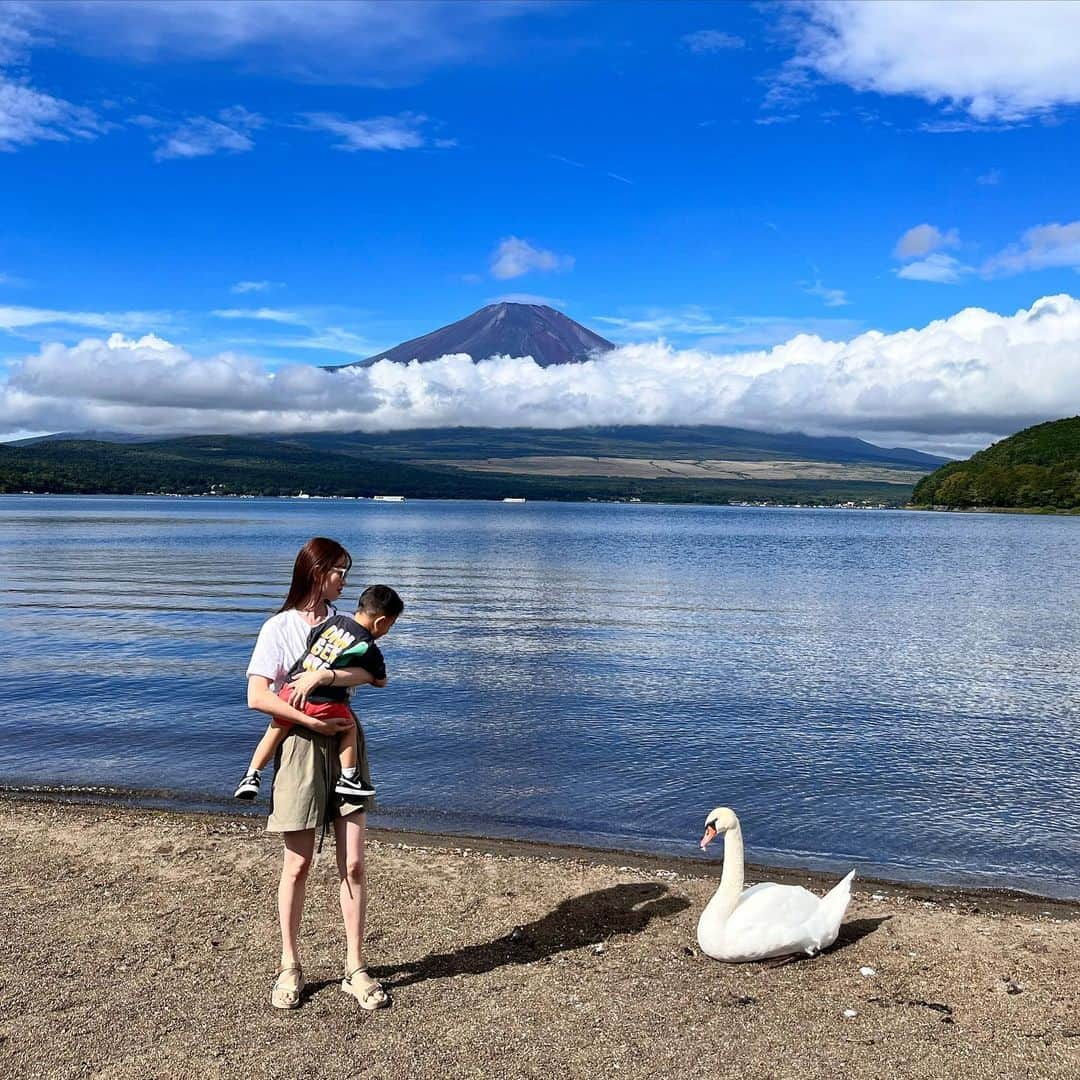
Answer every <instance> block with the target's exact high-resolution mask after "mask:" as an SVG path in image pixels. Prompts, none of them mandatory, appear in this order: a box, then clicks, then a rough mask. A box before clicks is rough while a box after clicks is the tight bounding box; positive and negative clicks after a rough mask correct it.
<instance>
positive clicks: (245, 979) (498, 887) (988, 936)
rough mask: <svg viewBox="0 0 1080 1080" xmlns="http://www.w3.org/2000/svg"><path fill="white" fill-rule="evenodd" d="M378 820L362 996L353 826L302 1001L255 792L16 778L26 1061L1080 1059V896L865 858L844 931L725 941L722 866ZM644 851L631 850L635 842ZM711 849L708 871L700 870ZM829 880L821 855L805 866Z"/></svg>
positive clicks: (598, 1072) (849, 1069) (435, 1079)
mask: <svg viewBox="0 0 1080 1080" xmlns="http://www.w3.org/2000/svg"><path fill="white" fill-rule="evenodd" d="M600 854H601V853H597V852H595V851H592V850H584V851H582V850H575V849H572V848H560V847H554V846H552V845H546V844H534V843H529V842H517V841H514V842H509V841H503V842H499V841H487V842H478V843H477V844H475V845H474V844H472V842H464V843H463V842H462V840H461V838H458V837H445V836H444V837H433V836H431V835H427V834H412V833H407V832H401V831H386V830H372V833H371V836H370V838H369V842H368V845H367V851H366V863H367V874H368V882H369V890H370V892H369V904H368V925H367V933H366V935H365V937H366V948H365V960H366V961H367V963H368V964H369V965H370V970H371V972H372V974H373V975H374V976H375V977H376V978H378V979H379V980H380V981H381V982H382V983H383V984H384V985H385V986H386V987H387V989H388V991H389V993H390V995H391V999H392V1007H391V1008H389V1009H386V1010H383V1011H381V1012H379V1013H373V1014H369V1013H363V1012H361V1011H360V1010H359V1009H358V1008H357V1007H356V1003H355V1002H354V1001H353V1000H352V999H351V998H349V997H346V996H345V995H344V994H342V993H341V991H340V989H339V986H340V980H341V977H342V963H343V960H344V955H343V954H344V942H343V940H342V927H341V916H340V911H339V910H338V890H339V885H338V875H337V866H336V858H335V851H334V839H333V834H331V837H330V838H329V839H328V841H327V844H326V848H325V850H324V851H323V853H322V855H321V857H319V858H317V859H316V860H315V862H314V863H313V864H312V866H311V870H310V874H309V878H310V880H309V883H308V888H307V898H306V899H307V902H306V909H305V916H304V922H303V926H302V931H301V938H300V942H301V950H302V958H303V964H304V974H305V977H306V988H305V991H304V993H303V995H302V1000H301V1008H299V1009H298V1010H296V1011H295V1012H279V1011H277V1010H274V1009H272V1008H270V1006H269V1003H268V994H269V989H270V986H271V983H272V981H273V972H274V966H275V961H276V960H277V957H278V940H277V918H276V911H275V906H274V895H275V892H276V887H277V880H278V875H279V873H280V865H281V838H280V837H278V836H275V835H271V834H268V833H266V832H265V831H263V829H262V828H261V827H260V823H257V822H255V821H252V820H249V819H246V818H244V817H239V816H236V815H232V816H228V815H220V814H218V815H214V814H199V813H191V812H188V813H180V812H176V811H167V810H151V809H135V808H128V807H119V806H116V805H112V806H103V805H91V804H75V803H70V802H67V803H64V802H57V801H51V802H50V801H44V800H22V801H16V800H13V799H10V798H7V799H0V895H2V896H3V900H4V903H5V907H6V910H8V911H11V912H13V913H15V915H16V920H15V922H16V925H17V930H16V932H14V933H13V934H11V935H10V942H9V943H8V945H7V947H6V948H5V949H4V950H3V951H0V987H3V988H4V989H5V991H6V993H4V994H3V995H0V1075H3V1076H4V1077H11V1078H12V1080H17V1078H23V1077H25V1078H26V1080H31V1078H32V1080H53V1078H56V1080H82V1078H86V1080H89V1078H96V1077H104V1076H108V1077H110V1078H111V1080H144V1078H146V1077H149V1076H162V1077H173V1076H186V1077H192V1078H202V1077H206V1078H208V1080H232V1078H236V1080H241V1078H243V1080H248V1078H250V1077H252V1076H267V1077H273V1078H275V1080H276V1078H279V1077H280V1078H282V1080H284V1078H285V1077H290V1078H296V1077H300V1078H311V1080H314V1077H316V1076H318V1077H320V1078H326V1080H356V1078H357V1077H364V1078H365V1080H401V1078H402V1077H407V1078H408V1080H458V1078H461V1080H466V1078H468V1080H489V1078H491V1077H495V1076H498V1077H503V1076H505V1077H508V1078H511V1080H534V1078H535V1080H548V1078H549V1077H551V1076H552V1075H555V1074H557V1075H559V1076H566V1077H569V1078H572V1080H592V1078H593V1077H596V1078H600V1077H604V1078H607V1077H611V1076H621V1077H629V1078H633V1080H656V1078H657V1077H678V1078H679V1080H716V1077H717V1076H742V1075H750V1076H762V1077H770V1078H777V1080H788V1078H791V1080H795V1078H798V1080H835V1077H837V1076H843V1077H845V1078H848V1080H881V1078H882V1077H884V1076H903V1077H905V1078H910V1080H941V1078H942V1077H951V1076H964V1077H965V1078H966V1080H1000V1078H1001V1077H1004V1076H1008V1077H1016V1078H1017V1080H1020V1078H1031V1080H1035V1078H1038V1080H1073V1078H1074V1077H1075V1076H1076V1075H1077V1073H1078V1071H1080V1023H1078V1020H1077V1017H1080V987H1078V986H1077V983H1076V979H1075V972H1076V970H1077V968H1078V966H1080V940H1078V936H1077V933H1076V928H1077V920H1078V919H1080V907H1078V905H1061V904H1051V905H1046V904H1040V905H1039V907H1038V909H1037V910H1035V909H1031V908H1025V907H1024V906H1023V905H1018V904H1016V903H1014V902H1013V901H1014V899H1015V898H1005V901H1006V902H1005V903H1004V906H995V905H992V904H990V903H988V902H987V900H986V898H985V897H982V896H980V897H978V898H977V901H978V902H977V903H973V902H970V899H969V898H966V897H965V896H964V895H962V894H959V893H955V892H948V891H945V890H941V891H926V890H922V891H896V890H893V889H891V888H889V889H883V890H882V891H880V892H877V891H874V890H873V888H872V886H868V884H867V883H866V882H859V881H858V880H856V882H855V887H854V889H853V894H852V901H851V905H850V907H849V908H848V911H847V913H846V915H845V918H844V921H843V925H842V926H841V929H840V935H839V937H838V939H837V941H836V943H835V944H834V945H832V946H831V947H830V948H829V949H827V950H826V951H825V952H824V953H822V954H821V955H819V956H816V957H813V958H805V957H803V958H797V959H794V960H791V961H788V962H772V963H770V962H766V963H751V964H722V963H717V962H716V961H714V960H711V959H709V958H708V957H707V956H704V955H703V954H702V953H701V951H700V949H699V948H698V944H697V939H696V926H697V920H698V917H699V914H700V913H701V912H702V911H703V910H704V909H705V906H706V905H707V903H708V901H709V899H710V897H711V896H712V895H713V894H714V893H715V891H716V887H717V881H716V870H717V867H716V866H715V865H712V864H705V863H696V862H694V863H691V864H690V865H688V866H687V865H684V863H685V860H678V861H677V862H678V864H679V865H678V868H677V869H669V868H667V867H668V866H670V865H671V861H670V860H667V859H656V858H653V857H648V856H642V857H631V858H630V861H629V863H622V864H621V865H616V864H617V863H619V860H620V853H606V860H605V861H604V862H598V861H597V858H598V856H599V855H600ZM622 857H623V858H625V856H622ZM683 870H686V871H690V873H683V872H681V871H683ZM806 880H807V881H810V883H811V884H812V883H813V882H812V881H811V879H806Z"/></svg>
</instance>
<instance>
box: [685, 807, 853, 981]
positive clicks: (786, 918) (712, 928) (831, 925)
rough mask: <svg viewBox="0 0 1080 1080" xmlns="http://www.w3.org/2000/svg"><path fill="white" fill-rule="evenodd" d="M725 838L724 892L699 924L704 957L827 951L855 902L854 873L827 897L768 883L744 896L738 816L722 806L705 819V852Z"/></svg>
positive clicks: (762, 957) (729, 958) (744, 958)
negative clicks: (846, 913)
mask: <svg viewBox="0 0 1080 1080" xmlns="http://www.w3.org/2000/svg"><path fill="white" fill-rule="evenodd" d="M721 833H723V836H724V872H723V874H722V875H721V876H720V887H719V888H718V889H717V890H716V893H715V895H714V896H713V898H712V899H711V900H710V901H709V903H708V904H707V905H706V907H705V910H704V911H703V912H702V913H701V918H700V919H699V920H698V928H697V939H698V945H699V946H700V947H701V951H702V952H703V953H705V955H706V956H711V957H712V958H713V959H714V960H725V961H727V962H728V963H732V964H737V963H742V962H745V961H749V960H767V959H769V958H771V957H775V956H791V955H793V954H797V953H806V954H807V955H808V956H813V955H814V954H815V953H818V952H821V950H822V949H827V948H828V947H829V946H830V945H831V944H832V943H833V942H834V941H835V940H836V936H837V934H839V933H840V923H841V921H842V920H843V918H844V912H846V911H847V906H848V904H849V903H850V901H851V880H852V878H854V876H855V871H854V870H852V871H851V872H850V873H849V874H848V875H847V877H845V878H844V879H843V881H840V882H837V884H836V885H834V886H833V887H832V889H831V890H830V891H829V892H828V893H827V894H826V895H825V896H823V897H818V896H815V895H814V894H813V893H812V892H809V891H808V890H806V889H804V888H802V887H801V886H799V885H774V884H772V883H771V882H765V883H762V884H761V885H755V886H753V888H750V889H747V890H746V892H743V891H742V890H743V839H742V829H740V828H739V819H738V818H737V817H736V816H735V812H734V811H733V810H729V809H728V808H727V807H726V806H718V807H717V808H716V809H715V810H713V811H712V813H710V814H709V816H708V817H707V818H706V819H705V835H704V836H703V837H702V838H701V850H702V851H704V850H705V849H706V848H707V847H708V846H709V844H710V843H712V841H713V840H715V839H716V837H717V836H719V835H720V834H721Z"/></svg>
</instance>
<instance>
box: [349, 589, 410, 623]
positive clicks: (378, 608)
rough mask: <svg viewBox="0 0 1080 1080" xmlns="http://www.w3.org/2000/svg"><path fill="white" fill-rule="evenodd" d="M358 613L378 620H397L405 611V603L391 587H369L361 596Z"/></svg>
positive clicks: (357, 608)
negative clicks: (383, 617)
mask: <svg viewBox="0 0 1080 1080" xmlns="http://www.w3.org/2000/svg"><path fill="white" fill-rule="evenodd" d="M356 610H357V611H362V612H363V613H364V614H365V615H371V616H372V617H373V618H376V619H377V618H378V617H379V616H380V615H383V616H385V617H386V618H388V619H396V618H397V617H398V616H399V615H400V614H401V613H402V612H403V611H404V610H405V601H404V600H402V599H401V597H400V596H398V594H397V593H396V592H395V591H394V590H393V589H391V588H390V586H389V585H369V586H368V587H367V588H366V589H365V590H364V591H363V592H362V593H361V594H360V599H359V601H358V602H357V605H356Z"/></svg>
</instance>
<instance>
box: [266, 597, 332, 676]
mask: <svg viewBox="0 0 1080 1080" xmlns="http://www.w3.org/2000/svg"><path fill="white" fill-rule="evenodd" d="M326 611H327V615H326V618H327V619H329V618H331V617H332V616H334V615H336V614H337V610H336V609H335V608H334V607H333V605H331V604H327V605H326ZM325 621H326V620H325V619H322V620H320V621H319V622H318V623H316V624H315V626H322V624H323V622H325ZM313 629H314V626H313V625H312V624H311V623H309V622H308V621H307V619H305V618H304V616H303V615H301V614H300V612H299V611H297V610H296V609H295V608H289V610H288V611H279V612H278V613H277V614H276V615H272V616H271V617H270V618H269V619H267V620H266V622H264V623H263V624H262V629H261V630H260V631H259V638H258V640H257V641H256V642H255V649H254V651H253V652H252V654H251V660H250V661H249V662H248V666H247V674H248V676H251V675H262V677H263V678H264V679H269V680H270V689H271V690H273V692H274V693H275V694H276V693H277V692H278V691H279V690H280V689H281V688H282V686H284V685H285V676H286V675H288V673H289V668H291V667H292V666H293V664H295V663H296V661H297V659H298V658H299V657H300V656H302V655H303V653H304V649H306V648H307V640H308V637H309V636H310V634H311V631H312V630H313Z"/></svg>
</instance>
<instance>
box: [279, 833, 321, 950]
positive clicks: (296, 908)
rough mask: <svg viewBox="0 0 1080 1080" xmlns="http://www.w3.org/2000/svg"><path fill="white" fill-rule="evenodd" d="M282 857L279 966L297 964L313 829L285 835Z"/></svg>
mask: <svg viewBox="0 0 1080 1080" xmlns="http://www.w3.org/2000/svg"><path fill="white" fill-rule="evenodd" d="M284 837H285V857H284V859H283V860H282V864H281V884H280V885H278V921H279V923H280V925H281V966H282V967H283V968H285V967H291V966H292V965H293V964H299V963H300V940H299V939H300V920H301V918H302V917H303V914H304V888H305V886H306V885H307V878H308V871H309V870H310V869H311V860H312V857H313V856H314V854H315V830H314V829H301V830H299V831H297V832H287V833H285V834H284Z"/></svg>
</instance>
